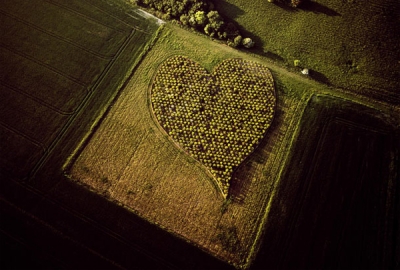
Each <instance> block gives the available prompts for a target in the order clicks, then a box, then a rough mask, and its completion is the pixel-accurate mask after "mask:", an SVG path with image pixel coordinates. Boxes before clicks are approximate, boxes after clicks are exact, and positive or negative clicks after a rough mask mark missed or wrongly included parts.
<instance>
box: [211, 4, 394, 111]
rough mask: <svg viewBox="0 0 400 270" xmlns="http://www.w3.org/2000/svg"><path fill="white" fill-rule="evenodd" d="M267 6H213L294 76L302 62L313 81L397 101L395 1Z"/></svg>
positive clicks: (262, 53)
mask: <svg viewBox="0 0 400 270" xmlns="http://www.w3.org/2000/svg"><path fill="white" fill-rule="evenodd" d="M266 2H267V1H251V2H250V1H246V0H221V1H216V7H217V9H218V10H220V11H221V14H222V15H223V16H225V17H227V18H231V19H233V20H234V21H235V22H237V23H238V25H239V26H240V29H241V32H242V33H243V35H246V36H250V37H252V38H253V40H254V41H255V42H256V46H255V48H254V50H253V51H254V52H255V53H257V54H260V55H263V56H266V57H269V58H270V59H274V61H275V62H277V63H281V64H283V65H285V66H287V67H289V68H291V69H292V70H293V71H297V72H298V71H299V70H298V69H296V68H295V67H294V64H293V63H294V60H300V63H301V66H302V67H306V68H309V69H311V70H312V71H314V74H310V75H311V76H312V77H313V78H314V79H315V80H317V81H321V82H323V83H326V84H331V85H334V86H336V87H340V88H345V89H348V90H349V91H351V92H353V93H361V94H365V95H368V96H370V97H373V98H375V99H381V100H387V101H391V102H395V103H397V104H398V103H399V100H398V89H399V79H398V78H399V77H400V75H399V70H400V69H399V63H398V60H399V59H400V56H399V52H400V50H399V44H400V37H399V35H398V34H397V33H398V32H399V31H400V29H399V26H400V24H399V10H400V3H399V2H398V1H396V0H387V1H381V0H372V1H369V2H368V3H366V2H363V1H352V0H343V1H327V0H321V1H304V2H306V3H304V5H303V6H302V7H300V8H297V9H295V8H288V7H285V6H282V5H279V4H278V3H266ZM276 2H278V1H276Z"/></svg>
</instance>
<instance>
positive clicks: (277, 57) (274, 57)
mask: <svg viewBox="0 0 400 270" xmlns="http://www.w3.org/2000/svg"><path fill="white" fill-rule="evenodd" d="M262 55H263V56H265V57H267V58H269V59H271V60H273V61H276V62H284V61H285V59H283V57H282V56H280V55H278V54H276V53H273V52H270V51H264V53H263V54H262Z"/></svg>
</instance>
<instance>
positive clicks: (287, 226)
mask: <svg viewBox="0 0 400 270" xmlns="http://www.w3.org/2000/svg"><path fill="white" fill-rule="evenodd" d="M310 126H312V127H313V128H312V129H310V128H309V127H310ZM399 135H400V134H399V129H398V119H396V118H393V117H391V116H389V115H385V114H382V113H377V112H376V111H373V110H371V108H368V107H364V106H361V105H360V104H354V103H352V102H349V101H346V100H341V99H337V98H332V97H328V96H314V97H313V98H312V99H311V100H310V102H309V104H308V106H307V108H306V111H305V113H304V116H303V120H302V122H301V129H300V130H299V136H298V139H297V142H296V144H295V145H296V146H295V149H294V150H293V151H292V152H291V155H290V156H291V157H290V162H289V163H288V164H289V166H288V167H287V169H285V172H284V177H283V178H282V182H281V184H280V186H279V187H278V188H277V190H278V194H277V200H276V201H274V203H273V204H274V205H273V206H272V207H271V213H270V215H271V218H270V219H269V221H270V222H269V223H268V224H267V226H266V231H267V233H266V235H265V238H264V241H265V246H264V247H263V248H262V249H261V252H262V253H263V256H260V261H262V263H261V262H260V266H261V265H265V264H267V265H279V267H280V268H283V269H289V268H314V269H316V268H328V267H333V268H337V269H342V268H381V267H383V268H390V267H392V266H393V265H394V258H396V255H395V251H394V250H392V249H390V248H388V247H389V246H392V245H393V243H394V241H396V240H395V239H396V228H395V227H394V226H393V224H392V223H391V222H389V221H390V220H393V218H394V215H397V213H396V210H395V208H394V207H395V205H394V204H393V201H394V200H395V196H396V195H395V193H396V192H397V191H398V190H397V191H396V188H395V186H396V181H397V180H398V171H399V163H398V157H399V150H400V149H399V144H398V142H399V139H400V138H399ZM289 183H290V184H289ZM314 217H318V219H315V218H314ZM383 221H386V222H383ZM299 232H302V233H299ZM267 243H268V244H267ZM300 247H301V248H300ZM272 254H273V255H272ZM278 254H279V255H278ZM256 264H257V262H256Z"/></svg>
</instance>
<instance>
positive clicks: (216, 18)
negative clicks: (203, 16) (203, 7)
mask: <svg viewBox="0 0 400 270" xmlns="http://www.w3.org/2000/svg"><path fill="white" fill-rule="evenodd" d="M207 18H208V21H209V22H210V25H211V27H212V28H214V30H215V31H218V30H219V29H220V28H221V26H222V25H223V24H224V19H223V18H222V17H221V15H219V13H218V11H216V10H212V11H210V12H208V14H207Z"/></svg>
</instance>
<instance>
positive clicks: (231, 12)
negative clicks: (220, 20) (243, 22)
mask: <svg viewBox="0 0 400 270" xmlns="http://www.w3.org/2000/svg"><path fill="white" fill-rule="evenodd" d="M218 2H220V3H218ZM218 2H216V3H215V5H216V6H217V10H218V12H219V13H220V14H221V15H223V16H224V17H228V18H230V19H236V18H238V17H240V16H241V15H244V10H243V9H241V8H239V7H238V6H236V5H233V4H231V3H229V2H228V1H226V0H220V1H218ZM219 5H221V6H223V8H219V7H218V6H219Z"/></svg>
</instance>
